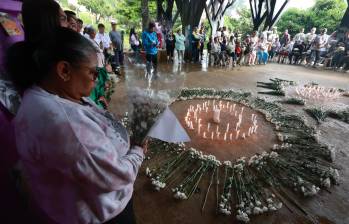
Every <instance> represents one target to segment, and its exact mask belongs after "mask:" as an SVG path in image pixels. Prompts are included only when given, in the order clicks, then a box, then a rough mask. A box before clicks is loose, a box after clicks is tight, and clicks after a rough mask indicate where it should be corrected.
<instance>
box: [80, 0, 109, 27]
mask: <svg viewBox="0 0 349 224" xmlns="http://www.w3.org/2000/svg"><path fill="white" fill-rule="evenodd" d="M78 3H79V4H81V5H84V6H86V8H87V9H88V10H90V11H91V12H92V13H93V14H95V17H96V23H98V22H99V21H100V19H101V18H102V17H104V18H106V17H109V16H111V15H112V14H113V11H114V10H113V6H112V5H111V4H110V3H108V2H106V1H104V0H79V1H78Z"/></svg>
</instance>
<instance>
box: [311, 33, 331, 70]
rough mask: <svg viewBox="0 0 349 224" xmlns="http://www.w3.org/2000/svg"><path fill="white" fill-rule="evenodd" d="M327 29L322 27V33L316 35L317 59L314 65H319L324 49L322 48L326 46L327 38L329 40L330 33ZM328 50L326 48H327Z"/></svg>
mask: <svg viewBox="0 0 349 224" xmlns="http://www.w3.org/2000/svg"><path fill="white" fill-rule="evenodd" d="M326 33H327V29H326V28H325V29H321V30H320V34H319V35H317V36H316V38H315V40H314V48H313V49H314V52H315V61H314V65H313V66H314V67H315V66H316V65H317V63H318V61H319V59H320V56H321V55H320V53H321V51H323V50H322V49H323V48H325V46H326V43H327V40H328V35H327V34H326ZM325 52H326V50H325Z"/></svg>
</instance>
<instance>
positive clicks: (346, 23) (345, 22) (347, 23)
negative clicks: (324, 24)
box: [340, 0, 349, 29]
mask: <svg viewBox="0 0 349 224" xmlns="http://www.w3.org/2000/svg"><path fill="white" fill-rule="evenodd" d="M347 2H348V7H347V10H346V11H345V13H344V16H343V18H342V21H341V24H340V27H346V28H347V29H349V0H347Z"/></svg>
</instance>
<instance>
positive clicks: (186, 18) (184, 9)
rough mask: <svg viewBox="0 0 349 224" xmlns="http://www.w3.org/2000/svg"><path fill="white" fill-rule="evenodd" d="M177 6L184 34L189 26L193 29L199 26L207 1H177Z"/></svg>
mask: <svg viewBox="0 0 349 224" xmlns="http://www.w3.org/2000/svg"><path fill="white" fill-rule="evenodd" d="M176 5H177V10H178V11H179V14H180V16H181V20H182V28H183V32H185V27H187V26H190V28H191V29H192V28H193V27H195V26H198V25H199V23H200V19H201V16H202V13H203V11H204V8H205V5H206V1H205V0H195V1H194V0H176Z"/></svg>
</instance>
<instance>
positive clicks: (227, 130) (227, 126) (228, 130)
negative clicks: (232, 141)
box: [226, 123, 229, 132]
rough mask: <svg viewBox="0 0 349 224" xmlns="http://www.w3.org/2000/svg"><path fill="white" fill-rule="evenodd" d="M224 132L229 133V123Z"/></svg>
mask: <svg viewBox="0 0 349 224" xmlns="http://www.w3.org/2000/svg"><path fill="white" fill-rule="evenodd" d="M226 132H229V123H228V124H227V130H226Z"/></svg>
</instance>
